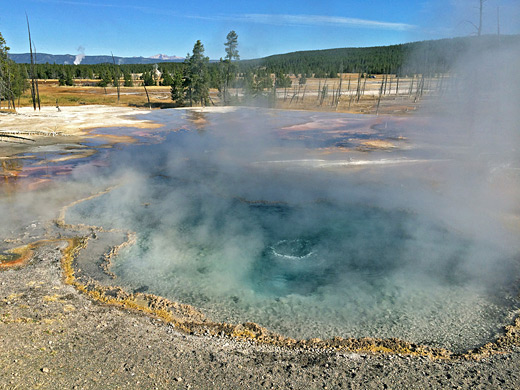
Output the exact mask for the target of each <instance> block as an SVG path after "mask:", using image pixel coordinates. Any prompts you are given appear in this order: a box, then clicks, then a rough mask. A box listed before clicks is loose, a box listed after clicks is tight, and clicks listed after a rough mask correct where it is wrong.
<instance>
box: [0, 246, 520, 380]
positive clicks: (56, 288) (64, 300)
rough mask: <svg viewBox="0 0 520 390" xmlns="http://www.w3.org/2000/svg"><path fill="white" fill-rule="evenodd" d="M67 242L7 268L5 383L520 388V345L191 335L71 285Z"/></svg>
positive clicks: (0, 289) (0, 369)
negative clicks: (329, 342)
mask: <svg viewBox="0 0 520 390" xmlns="http://www.w3.org/2000/svg"><path fill="white" fill-rule="evenodd" d="M65 245H66V243H65V242H54V243H49V244H48V245H44V246H40V247H38V248H37V249H36V250H35V254H34V256H33V259H32V260H31V261H30V262H29V264H28V265H26V266H25V267H23V268H20V269H10V270H6V271H3V272H1V273H0V343H1V345H2V348H1V349H0V388H1V389H36V388H38V389H128V388H142V389H222V388H237V389H241V388H244V389H249V388H251V389H264V388H265V389H271V388H274V389H282V388H283V389H342V388H345V389H392V388H395V389H403V388H409V389H449V388H453V389H518V388H520V371H519V370H518V367H520V348H518V347H514V348H513V351H512V352H510V353H508V354H499V355H495V356H492V357H488V358H483V359H481V360H479V361H475V360H461V359H458V360H431V359H429V358H425V357H414V356H404V355H374V354H358V353H341V354H338V353H332V352H324V351H319V350H311V351H303V350H294V349H286V348H280V347H273V346H269V345H257V344H255V343H253V342H250V341H238V340H235V339H231V338H228V337H206V336H192V335H186V334H183V333H180V332H178V331H177V330H175V329H174V328H173V327H172V326H171V325H168V324H165V323H164V322H162V321H160V320H157V319H154V318H151V317H148V316H146V315H144V314H140V313H136V312H131V311H128V310H125V309H121V308H116V307H112V306H107V305H103V304H99V303H96V302H93V301H91V300H90V299H88V298H87V297H86V296H84V295H82V294H81V293H79V292H78V291H76V290H75V289H74V288H73V287H72V286H69V285H67V284H65V283H64V281H63V275H62V270H61V267H60V260H61V249H62V248H63V247H64V246H65Z"/></svg>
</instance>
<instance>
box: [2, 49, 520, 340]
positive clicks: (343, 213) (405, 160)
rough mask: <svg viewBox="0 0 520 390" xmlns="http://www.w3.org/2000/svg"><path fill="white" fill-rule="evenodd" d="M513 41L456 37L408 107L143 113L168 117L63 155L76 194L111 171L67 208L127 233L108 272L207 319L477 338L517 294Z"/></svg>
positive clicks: (296, 330) (503, 315)
mask: <svg viewBox="0 0 520 390" xmlns="http://www.w3.org/2000/svg"><path fill="white" fill-rule="evenodd" d="M519 54H520V50H519V46H518V45H517V44H515V45H502V46H500V47H497V48H493V49H488V50H487V51H486V52H481V51H479V50H469V51H468V54H467V55H466V56H465V58H464V60H461V61H460V62H459V63H458V64H456V65H455V67H454V68H453V70H452V74H451V78H450V81H449V85H450V88H449V89H447V90H446V91H445V93H444V94H443V95H442V96H440V97H438V98H436V99H432V100H431V101H430V102H429V103H427V104H425V107H424V109H423V110H422V111H420V112H419V113H418V114H417V115H415V116H414V117H411V118H391V117H388V118H382V117H371V116H364V117H360V116H355V115H341V119H342V120H341V121H338V120H337V119H338V116H340V115H339V114H337V113H329V114H326V113H308V112H307V113H306V112H284V111H278V110H264V109H245V108H244V109H236V110H227V111H223V112H216V111H215V112H212V113H207V112H197V111H194V110H185V111H184V110H161V111H156V112H153V113H152V114H150V115H149V119H153V120H156V121H159V122H163V123H164V124H165V126H164V129H171V130H175V132H172V133H170V134H167V135H165V140H164V142H162V143H161V144H148V145H143V144H134V145H129V146H127V147H125V148H121V149H116V148H114V149H113V150H111V151H110V154H109V163H108V164H109V166H107V167H101V168H100V167H97V166H96V165H94V164H93V165H90V166H86V165H83V166H80V167H78V168H76V170H75V172H74V175H73V178H72V180H71V181H72V183H68V184H67V186H68V187H70V188H72V189H74V191H75V192H74V193H75V194H77V193H79V192H80V190H79V189H78V187H79V188H80V189H83V191H86V190H87V189H89V190H90V189H92V188H104V187H105V186H106V185H107V183H111V184H112V183H113V182H123V185H121V186H120V187H118V188H117V189H115V190H113V191H111V192H109V193H108V194H106V195H104V196H103V197H101V198H96V199H92V200H91V201H89V202H84V203H81V204H79V205H77V206H76V207H75V208H73V209H72V210H71V212H70V213H69V215H68V220H67V222H68V223H76V222H77V223H80V222H81V223H85V224H92V225H100V226H104V227H106V228H110V227H124V228H125V229H132V230H134V231H136V232H137V233H138V242H137V244H136V245H134V246H132V247H130V248H127V249H126V250H125V251H123V252H122V253H121V256H120V257H119V258H117V259H115V261H114V268H113V271H114V272H115V273H116V274H117V275H118V277H119V279H118V283H121V285H123V286H125V288H128V289H129V290H140V291H144V290H143V289H145V290H146V291H149V292H152V293H156V294H159V295H164V296H166V297H168V298H170V299H173V300H176V301H180V302H183V303H188V304H193V305H195V306H197V307H200V308H202V310H203V311H204V312H205V313H207V314H208V315H209V316H210V317H211V318H213V319H216V320H222V321H232V322H244V321H255V322H258V323H260V324H261V325H264V326H268V327H269V328H271V329H273V330H276V331H279V332H281V333H284V334H286V335H289V336H294V337H298V338H301V337H322V338H325V337H332V336H343V337H348V336H357V337H362V336H374V337H401V338H404V339H408V340H410V341H413V342H420V343H428V344H432V345H437V346H444V347H449V348H454V349H464V348H469V347H474V346H477V345H481V344H483V343H485V342H487V341H489V340H490V339H491V338H492V337H493V336H494V335H495V334H496V332H498V331H499V329H500V327H501V326H503V325H505V324H507V323H508V321H509V320H510V317H509V315H510V312H511V311H512V310H513V309H515V308H517V307H518V300H517V299H515V297H516V296H517V292H518V285H517V280H518V276H519V275H520V267H519V260H520V256H519V254H520V240H519V239H518V238H519V235H520V223H519V221H520V217H519V216H520V209H519V206H518V199H519V198H520V197H519V195H520V158H519V147H520V129H519V123H520V114H519V112H518V110H517V109H518V107H519V106H520V104H519V103H520V101H519V95H520V94H519V92H518V90H517V86H518V85H520V76H519V74H518V72H516V69H515V68H514V67H515V65H516V64H518V63H520V55H519ZM381 121H385V122H387V123H388V126H385V128H388V129H395V131H398V132H399V133H400V135H403V136H406V137H407V139H408V144H407V146H408V147H407V148H403V149H402V150H395V151H392V152H387V151H381V152H372V153H366V152H359V151H355V150H349V151H345V150H343V149H340V150H333V151H331V150H329V149H327V150H326V151H324V150H321V149H319V148H315V147H314V144H313V142H312V141H313V138H312V137H313V134H315V133H317V134H319V132H314V131H313V130H312V129H316V128H317V127H316V126H315V125H316V124H319V126H322V124H323V126H325V125H326V124H327V123H328V122H330V123H332V124H333V126H331V127H329V129H333V130H334V133H333V134H334V137H340V136H344V137H345V138H346V139H347V140H348V137H349V135H348V134H350V133H348V132H349V131H351V130H352V129H370V128H371V127H373V126H377V125H378V124H380V123H381ZM302 123H303V124H304V125H302ZM296 126H301V127H302V128H306V129H311V130H310V131H307V132H301V133H298V132H297V131H296V130H295V128H296ZM319 126H318V129H319V128H320V127H319ZM145 131H146V130H143V132H145ZM150 131H156V130H150ZM343 133H345V134H347V135H342V134H343ZM309 145H310V146H309ZM60 185H62V186H61V187H60V191H61V188H64V187H65V184H63V183H60ZM61 192H63V193H65V191H61ZM61 192H60V193H61ZM24 200H26V199H24ZM37 203H38V202H34V204H37ZM27 204H31V205H32V204H33V203H32V202H27ZM9 209H11V210H16V207H12V205H11V204H7V205H6V206H5V207H4V208H2V210H9ZM2 215H3V214H2ZM6 215H10V214H6ZM9 225H10V224H9V223H7V224H5V226H9ZM101 234H102V233H99V235H101ZM93 246H94V245H93ZM87 250H88V248H87ZM96 256H97V255H94V254H93V257H94V258H96V259H99V256H97V257H96Z"/></svg>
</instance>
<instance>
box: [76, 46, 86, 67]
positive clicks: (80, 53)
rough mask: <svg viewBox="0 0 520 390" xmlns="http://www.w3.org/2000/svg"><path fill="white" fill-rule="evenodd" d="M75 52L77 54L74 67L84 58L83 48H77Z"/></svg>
mask: <svg viewBox="0 0 520 390" xmlns="http://www.w3.org/2000/svg"><path fill="white" fill-rule="evenodd" d="M77 51H78V52H79V53H78V54H76V58H75V60H74V65H79V64H81V61H83V58H85V48H84V47H83V46H79V47H78V48H77Z"/></svg>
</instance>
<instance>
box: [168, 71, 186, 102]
mask: <svg viewBox="0 0 520 390" xmlns="http://www.w3.org/2000/svg"><path fill="white" fill-rule="evenodd" d="M170 91H171V96H172V100H173V101H174V102H175V104H176V105H178V106H182V105H183V104H184V80H183V79H182V73H181V72H179V71H176V72H175V73H174V74H173V77H172V84H171V89H170Z"/></svg>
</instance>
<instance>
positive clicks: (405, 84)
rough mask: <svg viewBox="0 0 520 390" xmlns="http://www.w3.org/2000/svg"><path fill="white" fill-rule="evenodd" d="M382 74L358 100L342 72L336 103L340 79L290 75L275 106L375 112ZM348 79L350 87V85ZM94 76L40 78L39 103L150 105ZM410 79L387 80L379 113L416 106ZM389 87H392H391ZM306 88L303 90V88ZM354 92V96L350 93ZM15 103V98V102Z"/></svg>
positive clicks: (140, 93)
mask: <svg viewBox="0 0 520 390" xmlns="http://www.w3.org/2000/svg"><path fill="white" fill-rule="evenodd" d="M382 78H383V76H382V75H378V76H376V77H375V78H371V79H366V81H365V79H361V85H360V87H361V88H364V94H363V95H362V96H361V97H360V99H359V101H358V99H357V98H356V97H355V94H356V88H357V84H358V75H357V74H344V75H343V76H342V88H341V97H340V98H339V103H338V104H335V103H334V99H333V93H335V92H336V91H337V90H338V87H339V83H340V79H339V78H335V79H307V82H306V84H305V85H304V86H302V87H301V88H299V90H298V80H297V79H296V78H295V77H293V80H292V81H293V87H290V88H287V89H283V88H279V89H277V102H276V108H281V109H296V110H313V111H337V112H350V113H362V114H374V113H375V112H376V108H375V107H376V105H377V100H378V96H379V89H380V87H381V82H382ZM349 79H350V88H349ZM96 82H97V80H75V84H76V85H75V86H59V85H58V80H40V81H39V91H40V100H41V104H42V106H47V107H48V106H56V102H58V104H59V105H60V106H77V105H108V106H130V107H149V104H148V100H147V96H146V93H145V90H144V88H143V87H142V86H134V87H121V88H120V100H119V102H118V99H117V89H116V87H112V86H111V87H106V88H103V87H97V86H93V85H95V84H96ZM411 83H412V81H411V79H404V78H403V79H401V80H400V85H399V94H396V81H395V78H394V79H392V82H391V83H390V82H388V84H387V91H386V94H384V95H383V96H382V99H381V103H380V107H379V113H384V114H402V113H406V112H408V111H411V110H415V108H416V106H417V104H418V102H417V101H416V99H415V97H414V96H413V94H412V95H411V96H409V94H408V91H409V87H410V85H411ZM324 85H326V86H327V88H328V94H327V96H326V97H325V98H324V99H323V101H321V102H320V99H318V96H319V92H320V90H322V88H323V86H324ZM390 87H391V88H390ZM147 90H148V94H149V96H150V103H151V106H152V107H154V108H170V107H175V105H174V103H173V102H172V100H171V97H170V87H167V86H166V87H162V86H151V87H147ZM304 91H305V92H304ZM236 92H238V95H239V96H242V91H240V90H239V91H235V90H232V91H231V94H232V95H235V93H236ZM353 95H354V96H353ZM210 97H211V100H212V102H213V104H215V105H219V104H220V100H219V98H218V91H217V90H216V89H212V90H210ZM17 103H18V102H17ZM19 104H20V106H31V105H32V101H31V94H30V91H29V90H28V91H26V93H25V94H24V95H23V96H22V97H21V99H20V100H19Z"/></svg>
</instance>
